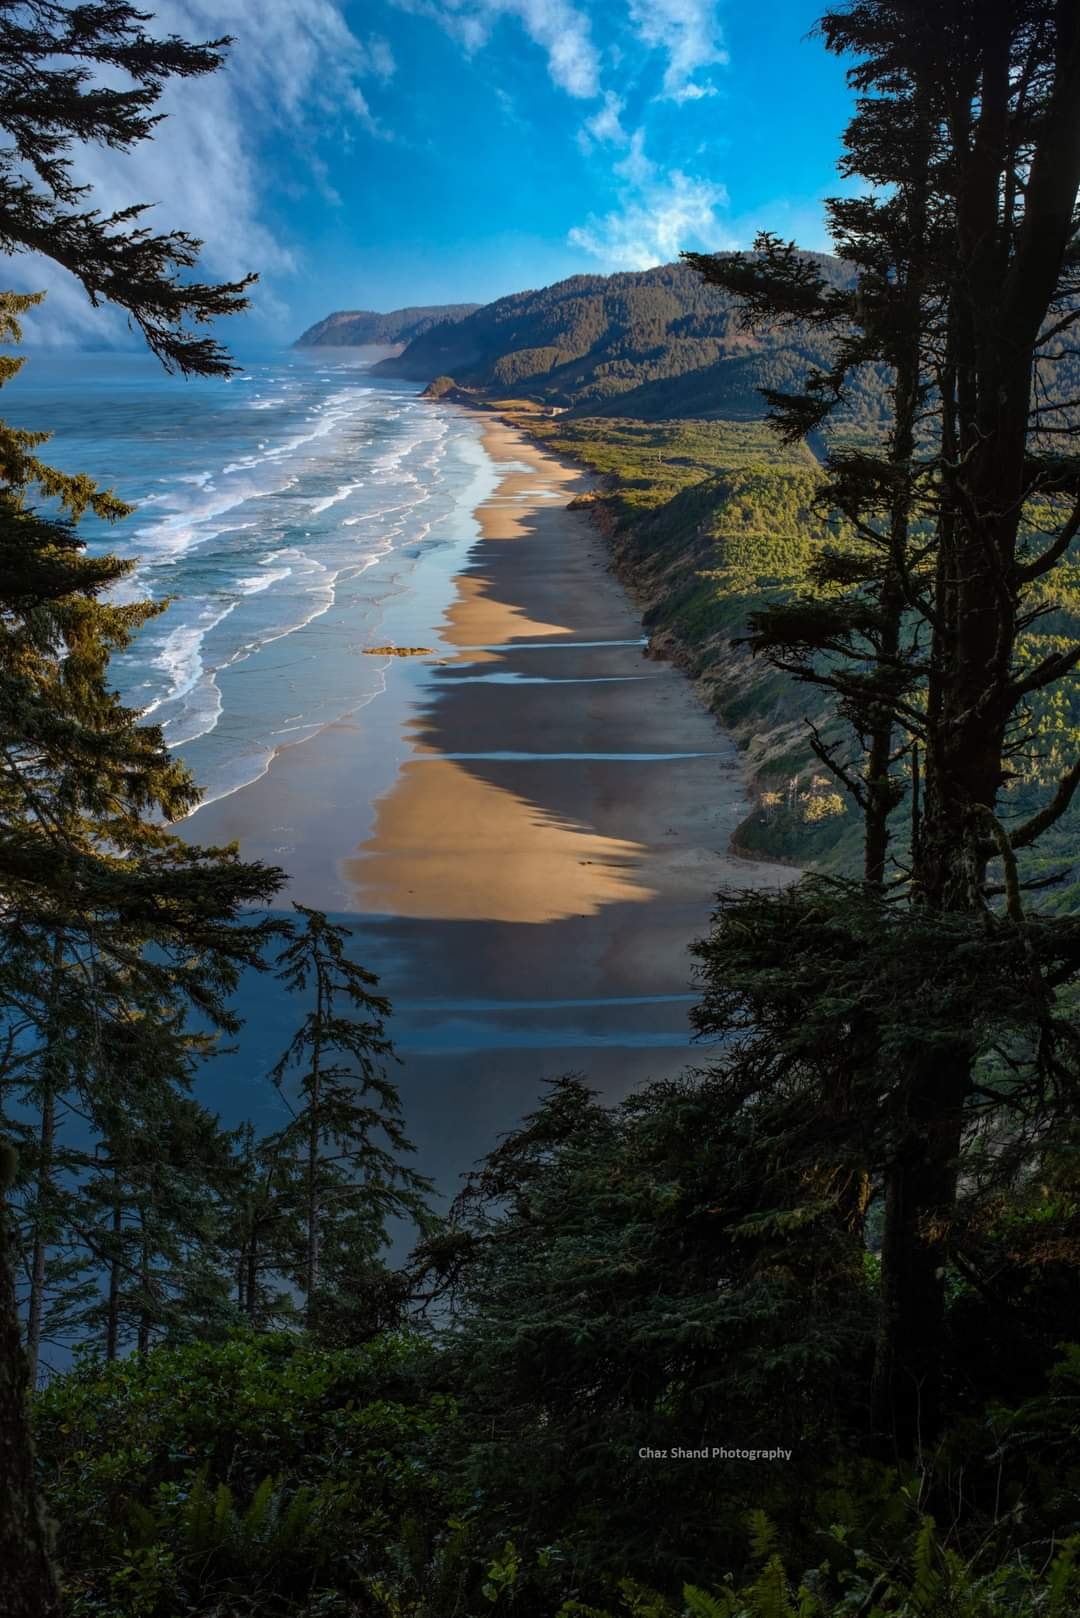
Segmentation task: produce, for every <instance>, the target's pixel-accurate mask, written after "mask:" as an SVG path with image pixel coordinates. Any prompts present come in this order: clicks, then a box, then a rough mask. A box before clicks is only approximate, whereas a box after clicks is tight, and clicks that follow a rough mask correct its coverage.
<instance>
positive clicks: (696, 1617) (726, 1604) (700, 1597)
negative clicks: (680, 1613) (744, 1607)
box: [683, 1584, 738, 1618]
mask: <svg viewBox="0 0 1080 1618" xmlns="http://www.w3.org/2000/svg"><path fill="white" fill-rule="evenodd" d="M683 1606H684V1608H685V1611H686V1618H738V1605H737V1603H736V1600H735V1597H734V1596H733V1595H732V1593H731V1591H730V1590H722V1591H721V1592H720V1594H719V1595H710V1594H709V1592H708V1591H707V1590H699V1589H698V1587H697V1585H696V1584H684V1585H683Z"/></svg>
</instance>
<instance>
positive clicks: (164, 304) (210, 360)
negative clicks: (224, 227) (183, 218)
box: [0, 0, 254, 376]
mask: <svg viewBox="0 0 1080 1618" xmlns="http://www.w3.org/2000/svg"><path fill="white" fill-rule="evenodd" d="M149 20H150V18H149V15H148V14H147V13H146V12H141V11H138V10H136V8H135V7H134V6H131V5H127V4H124V3H123V0H99V3H97V4H94V5H81V6H71V5H66V4H63V3H61V0H25V3H19V0H16V3H14V4H12V3H8V4H5V5H4V6H3V7H0V58H2V59H3V61H4V64H5V73H4V79H3V84H2V86H0V129H2V130H3V131H4V133H5V135H7V136H8V137H9V141H8V143H7V144H6V145H5V147H4V149H3V151H0V252H3V253H7V254H15V253H20V252H34V253H41V254H44V256H45V257H46V258H51V259H53V260H54V261H55V262H56V263H57V264H61V265H63V267H64V269H66V270H69V271H70V272H71V274H72V275H74V276H75V277H76V278H77V279H78V280H79V281H80V282H81V283H82V285H83V287H84V288H85V290H86V294H87V297H88V298H89V299H90V302H91V303H92V304H93V305H94V306H95V307H96V306H98V305H99V304H102V303H109V304H113V305H115V306H116V307H118V308H121V309H124V310H126V311H127V313H128V314H129V315H130V317H131V319H132V321H133V322H134V323H135V324H136V325H137V326H138V327H139V329H140V331H141V332H142V334H143V336H144V337H145V339H146V341H147V344H148V345H149V347H150V348H151V350H152V351H153V352H154V353H155V354H156V355H157V356H158V358H159V359H160V360H162V362H163V363H164V364H165V366H166V368H167V369H176V370H178V371H181V372H185V373H186V372H194V373H196V374H198V375H200V376H207V375H212V374H215V373H217V374H228V373H229V372H230V371H232V370H234V369H235V367H234V365H233V363H232V361H231V360H230V358H229V356H228V355H227V354H226V352H225V351H224V350H223V349H222V348H221V346H220V345H219V344H218V343H217V342H216V341H215V340H214V339H213V338H211V337H209V336H206V335H203V334H200V333H199V332H198V331H197V330H194V329H193V327H198V326H201V325H205V324H206V323H207V322H208V321H211V320H215V319H217V317H218V316H220V315H227V314H233V313H235V312H236V311H237V310H239V309H243V308H244V307H245V306H246V302H247V300H246V299H245V297H244V291H245V289H246V288H247V287H248V286H249V285H250V284H251V282H252V280H253V279H254V277H253V276H248V277H246V278H245V279H244V280H242V281H235V282H226V283H223V284H220V285H213V284H204V283H201V282H197V281H191V280H189V279H187V278H186V275H185V272H187V271H189V270H191V269H193V268H194V267H195V266H196V265H197V264H198V259H199V249H200V248H201V246H202V243H201V242H199V241H197V240H196V239H195V238H194V237H192V236H190V235H188V234H187V232H185V231H168V232H165V233H163V234H155V233H154V232H153V231H151V230H150V229H149V228H148V227H146V226H145V225H144V224H143V223H142V215H143V214H144V213H145V211H146V206H147V205H146V204H134V205H132V206H130V207H125V208H122V209H120V210H118V211H117V212H115V213H112V214H102V213H101V212H100V211H99V210H98V209H95V208H92V207H88V206H87V201H88V199H89V189H90V188H89V187H88V186H85V185H80V184H79V183H78V182H77V180H76V179H75V178H74V175H73V172H72V161H71V157H70V155H69V154H70V153H71V151H72V149H73V148H74V147H77V146H78V145H79V144H81V143H83V142H86V143H89V144H90V145H98V146H107V147H110V148H112V149H113V150H114V151H120V152H126V151H130V149H131V148H132V147H133V146H135V145H137V144H138V143H139V142H140V141H143V140H146V139H148V138H149V137H151V136H152V135H153V132H154V128H155V126H156V125H157V123H158V122H159V121H160V119H161V117H162V116H163V114H161V113H159V112H157V111H156V110H155V109H156V107H157V103H158V101H159V100H160V98H161V94H162V91H163V90H164V88H165V86H166V84H167V83H168V82H169V81H170V80H172V79H194V78H199V77H201V76H202V75H204V74H207V73H213V72H215V71H216V70H217V69H218V68H219V67H220V66H221V65H222V63H223V61H224V54H223V52H224V49H225V47H226V46H228V45H230V44H231V43H232V41H231V39H229V38H227V37H222V38H220V39H214V40H210V41H208V42H206V43H204V44H199V45H193V44H189V43H188V42H187V41H185V40H182V39H179V38H178V37H177V36H176V35H175V34H173V35H170V36H169V37H168V38H166V39H155V38H153V37H152V36H150V35H149V34H147V33H146V31H145V29H144V28H143V24H144V23H146V22H148V21H149ZM102 70H104V73H103V72H102ZM118 74H123V75H125V76H126V78H127V80H128V81H129V82H128V83H127V84H120V85H118V84H117V83H116V78H117V75H118Z"/></svg>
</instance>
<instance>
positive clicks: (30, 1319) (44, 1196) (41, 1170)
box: [26, 1075, 56, 1388]
mask: <svg viewBox="0 0 1080 1618" xmlns="http://www.w3.org/2000/svg"><path fill="white" fill-rule="evenodd" d="M55 1135H56V1092H55V1090H54V1088H53V1085H52V1082H51V1078H50V1076H49V1075H46V1078H45V1084H44V1092H43V1095H42V1102H41V1126H40V1129H39V1131H38V1173H37V1187H36V1191H35V1214H34V1242H33V1248H32V1250H31V1256H30V1300H29V1304H28V1307H27V1317H26V1361H27V1368H28V1372H29V1376H30V1386H31V1387H32V1388H33V1387H36V1386H37V1373H38V1361H39V1359H40V1356H41V1324H42V1318H43V1316H44V1312H45V1259H46V1254H47V1250H48V1232H47V1228H46V1225H47V1217H46V1210H47V1209H48V1207H49V1204H50V1202H51V1199H52V1161H53V1143H54V1140H55Z"/></svg>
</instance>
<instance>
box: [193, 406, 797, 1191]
mask: <svg viewBox="0 0 1080 1618" xmlns="http://www.w3.org/2000/svg"><path fill="white" fill-rule="evenodd" d="M482 437H483V446H484V450H485V453H486V455H487V457H488V458H489V460H490V462H491V463H492V466H493V469H494V474H495V487H494V490H493V492H492V493H491V494H490V495H489V496H488V497H487V498H486V499H484V500H482V501H481V502H480V504H479V505H478V506H477V507H476V509H475V511H474V512H473V513H472V528H471V533H466V534H465V535H464V537H463V539H462V542H461V547H460V549H458V552H457V560H456V563H455V565H456V567H457V571H455V572H454V573H453V574H452V575H451V576H450V577H449V578H448V579H447V580H446V582H447V583H448V584H449V585H451V586H452V591H451V592H450V593H451V594H452V599H450V600H449V601H448V602H447V603H446V605H445V606H444V607H443V610H442V612H441V616H440V618H439V621H438V622H437V623H436V624H424V623H423V622H422V621H421V620H420V619H418V618H417V616H416V612H415V611H413V610H412V609H411V608H410V602H409V601H408V600H404V599H403V600H402V601H401V602H399V604H398V610H397V613H396V616H395V614H391V615H390V621H388V622H386V623H384V625H383V626H382V628H381V629H380V632H379V634H380V643H381V644H383V645H386V646H390V645H394V646H397V647H399V648H400V647H405V648H414V649H415V648H425V649H426V648H431V650H432V654H433V655H417V656H412V657H408V656H395V655H388V656H387V658H386V662H387V668H386V672H385V682H386V692H385V694H384V695H383V696H382V697H380V698H379V699H378V700H377V701H376V702H373V703H370V704H369V705H368V706H367V707H366V708H364V709H362V710H360V711H359V712H358V713H356V714H354V715H351V716H349V717H348V718H347V719H345V720H341V721H338V722H337V723H336V724H334V725H331V726H328V727H326V728H325V729H324V730H323V731H321V732H319V733H317V734H316V735H315V736H313V737H310V738H308V739H307V740H306V741H304V742H302V743H298V744H295V745H293V746H286V747H284V748H282V749H280V750H279V752H278V753H277V754H276V755H275V757H274V759H273V760H272V761H271V764H270V766H269V768H268V770H267V772H266V773H265V774H264V775H263V776H262V777H261V778H260V779H259V780H258V781H257V782H254V783H253V784H252V785H250V786H248V787H246V788H243V789H241V790H240V791H238V792H236V793H233V794H231V795H230V796H229V797H227V798H224V799H220V800H217V801H216V802H214V803H212V804H209V805H207V806H206V808H205V809H201V810H197V811H196V812H195V814H194V815H193V816H192V817H190V819H189V820H188V821H186V822H185V823H184V824H185V828H187V829H189V831H188V834H189V835H190V836H191V837H192V839H193V840H196V839H197V840H198V841H200V842H214V843H218V842H225V841H230V840H232V839H233V838H238V839H239V841H240V843H241V849H242V852H243V853H244V855H245V857H248V858H262V859H266V860H269V861H271V862H272V863H278V864H282V865H284V866H285V867H286V868H287V869H288V870H289V874H290V882H289V885H288V888H287V889H286V890H285V893H284V894H283V899H285V900H286V901H287V900H288V899H291V898H295V899H298V900H300V902H302V903H304V904H307V905H311V906H313V907H315V908H319V909H325V910H327V911H328V912H329V913H331V914H333V915H334V916H335V917H337V918H340V919H342V920H344V921H345V922H346V923H348V924H349V925H350V926H352V927H353V928H354V929H355V932H356V944H355V946H354V953H355V955H356V958H357V959H359V960H361V961H363V962H364V964H365V965H367V966H368V967H370V969H372V970H373V971H375V972H376V973H377V974H378V976H379V979H380V992H382V993H384V994H385V995H386V996H387V997H388V998H389V999H390V1001H391V1003H392V1005H393V1007H394V1017H393V1021H392V1024H391V1029H390V1032H391V1035H392V1037H393V1039H394V1043H395V1047H396V1049H397V1050H398V1053H399V1055H400V1056H401V1058H402V1060H403V1062H404V1067H403V1069H402V1070H401V1073H402V1078H401V1088H402V1097H403V1102H404V1104H405V1110H406V1115H407V1120H408V1131H409V1134H410V1135H411V1137H412V1138H413V1139H414V1140H415V1141H416V1143H417V1145H418V1147H419V1153H420V1161H419V1166H420V1168H421V1169H422V1170H423V1171H424V1172H426V1173H431V1174H434V1176H435V1178H436V1179H437V1180H438V1181H439V1182H440V1183H441V1184H443V1185H446V1184H449V1183H451V1182H452V1180H453V1178H454V1177H456V1174H458V1173H460V1172H461V1170H462V1169H463V1168H464V1167H465V1166H467V1164H468V1163H470V1162H471V1161H473V1160H474V1159H475V1158H476V1157H477V1155H478V1154H479V1153H480V1152H481V1151H483V1150H485V1149H486V1148H487V1146H488V1145H489V1144H490V1143H491V1141H492V1140H493V1138H494V1137H495V1135H497V1133H498V1132H499V1131H501V1130H502V1129H505V1128H508V1127H511V1126H512V1125H513V1124H514V1123H515V1122H516V1121H517V1119H519V1118H520V1117H521V1115H522V1114H523V1113H525V1112H527V1111H529V1110H530V1108H531V1106H532V1105H533V1104H534V1103H535V1101H536V1099H537V1095H538V1093H539V1091H540V1089H541V1088H542V1084H543V1080H544V1078H545V1077H547V1076H551V1075H554V1074H557V1073H562V1072H567V1071H582V1070H584V1071H586V1072H587V1073H588V1075H589V1077H590V1079H591V1081H592V1082H593V1083H594V1085H595V1086H596V1087H597V1088H598V1089H599V1090H600V1091H601V1092H602V1093H603V1094H605V1095H607V1096H610V1097H611V1098H613V1099H614V1098H615V1097H617V1096H619V1095H621V1094H624V1093H625V1092H626V1091H627V1090H629V1089H631V1088H633V1087H634V1086H635V1085H636V1084H638V1083H640V1082H642V1081H644V1080H646V1079H648V1078H666V1077H673V1076H674V1075H675V1074H676V1073H678V1072H681V1071H683V1070H684V1069H685V1068H687V1067H688V1066H690V1065H692V1063H693V1061H694V1060H695V1051H694V1050H693V1049H692V1048H691V1031H690V1025H689V1008H690V1006H691V1005H692V1004H693V1003H694V1001H695V1000H696V999H697V995H696V994H695V993H694V992H693V988H692V985H691V962H690V957H689V955H688V946H689V945H690V943H691V942H692V941H693V940H694V939H695V938H697V937H700V936H702V935H703V933H704V932H705V931H706V930H707V927H708V924H709V920H710V916H711V911H712V907H713V902H714V898H715V894H716V892H717V891H718V890H719V889H721V888H746V887H779V886H782V885H785V884H786V883H788V882H790V881H791V880H792V877H793V871H792V869H791V868H790V867H782V866H778V865H774V864H771V863H766V862H764V861H753V860H751V861H748V860H746V859H744V858H741V857H739V856H738V855H736V854H735V853H734V851H732V850H731V848H730V839H731V836H732V834H733V832H734V831H735V830H736V828H737V826H738V825H739V824H740V823H741V821H742V819H743V818H744V816H745V814H746V812H747V809H748V793H747V788H746V784H745V782H744V778H743V771H742V767H741V763H740V759H739V756H738V753H737V750H736V748H735V745H734V743H733V742H732V741H731V740H730V738H728V737H726V736H725V734H724V733H723V731H722V730H721V729H720V728H719V726H718V725H717V723H716V721H715V718H714V717H713V715H712V714H711V713H709V712H708V711H707V710H706V709H705V708H704V707H703V706H702V704H701V703H700V701H699V699H698V697H697V695H696V693H695V691H694V689H693V687H692V685H691V682H690V681H689V680H688V679H687V678H686V676H685V675H684V674H683V673H682V672H681V671H679V670H678V669H676V668H675V667H673V666H672V665H670V664H667V663H663V662H660V661H658V660H656V659H647V658H645V657H644V656H643V651H644V645H645V637H644V635H643V632H642V629H641V624H640V618H639V615H638V612H637V609H636V607H635V605H634V604H633V602H632V601H631V599H630V596H629V593H628V592H627V590H626V589H625V587H624V585H623V584H622V583H621V581H620V580H619V579H618V578H617V577H616V575H615V573H614V571H613V570H612V568H611V565H610V562H609V558H608V555H607V552H606V546H605V545H604V541H603V536H602V534H601V533H600V531H599V529H598V528H597V527H596V525H594V524H593V523H592V522H591V521H589V519H588V516H587V513H586V512H585V511H583V510H569V509H568V507H569V506H570V505H571V503H572V502H573V501H574V500H575V499H577V497H578V496H579V495H580V494H581V493H583V492H585V490H586V489H587V488H588V487H590V486H591V483H592V479H591V476H590V475H589V474H587V473H585V472H584V471H583V470H582V469H580V468H578V467H575V466H574V465H573V464H572V463H570V462H569V461H566V460H563V459H562V458H561V457H556V456H554V455H553V454H552V453H551V452H550V451H549V450H547V449H545V448H544V447H543V446H542V445H538V444H537V443H535V441H533V440H531V439H529V438H528V437H527V436H526V434H525V433H523V431H522V430H521V428H520V427H519V426H517V424H511V423H509V422H506V421H505V420H502V419H501V418H500V417H499V416H498V415H497V414H496V413H495V412H490V413H488V412H485V413H484V416H483V426H482ZM466 540H468V543H466ZM421 594H422V592H421ZM444 599H445V598H444ZM358 650H363V648H358ZM262 985H263V990H262V994H261V996H260V993H259V989H260V985H259V984H258V983H256V984H254V985H253V986H252V988H251V995H252V1005H251V1007H250V1008H249V1007H242V1008H241V1009H242V1010H243V1011H245V1013H246V1016H247V1020H248V1023H249V1026H250V1025H251V1024H252V1022H253V1018H257V1019H258V1020H259V1023H260V1026H261V1028H262V1032H263V1034H264V1036H265V1040H266V1042H267V1043H268V1044H269V1043H270V1040H271V1035H274V1037H275V1041H276V1043H275V1049H278V1048H280V1047H281V1044H282V1043H283V1042H282V1041H281V1040H280V1039H278V1038H276V1033H277V1032H280V1031H282V1030H280V1029H277V1030H275V1024H276V1022H279V1021H280V1019H281V1017H282V1016H283V1015H284V1012H283V1009H282V1007H281V1006H280V1005H274V1004H273V1003H268V1001H267V995H266V990H265V980H262ZM279 999H280V997H279ZM286 1009H287V1008H286ZM703 1054H704V1053H703V1052H702V1053H700V1055H699V1056H698V1058H697V1059H698V1060H700V1056H701V1055H703ZM255 1065H256V1067H258V1066H259V1065H260V1063H259V1062H258V1061H256V1063H255ZM248 1066H249V1068H250V1066H251V1057H250V1055H249V1057H248Z"/></svg>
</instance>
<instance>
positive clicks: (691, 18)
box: [630, 0, 728, 102]
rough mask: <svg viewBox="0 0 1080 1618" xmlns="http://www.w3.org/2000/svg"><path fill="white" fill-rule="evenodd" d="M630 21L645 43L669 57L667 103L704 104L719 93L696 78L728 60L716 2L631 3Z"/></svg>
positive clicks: (646, 0)
mask: <svg viewBox="0 0 1080 1618" xmlns="http://www.w3.org/2000/svg"><path fill="white" fill-rule="evenodd" d="M630 21H631V24H632V25H633V27H634V28H635V30H636V31H637V34H638V37H639V38H640V39H641V41H642V42H643V44H645V45H648V46H649V48H650V49H652V50H662V51H664V52H666V54H667V58H668V61H667V67H666V68H665V70H664V88H663V96H664V98H665V99H666V100H669V101H677V102H683V101H700V100H701V98H702V97H703V96H710V95H715V94H716V87H715V86H714V85H712V84H707V83H706V84H701V83H700V82H699V81H698V80H697V78H696V77H695V75H696V74H698V73H700V72H701V70H702V69H703V68H709V67H723V66H725V65H726V63H727V61H728V54H727V51H726V50H725V49H724V44H723V37H722V35H721V31H720V22H719V19H718V17H717V15H716V0H630Z"/></svg>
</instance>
